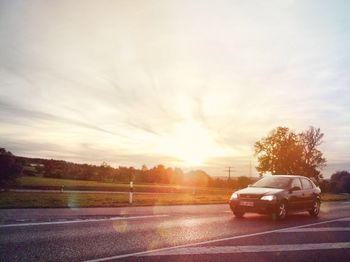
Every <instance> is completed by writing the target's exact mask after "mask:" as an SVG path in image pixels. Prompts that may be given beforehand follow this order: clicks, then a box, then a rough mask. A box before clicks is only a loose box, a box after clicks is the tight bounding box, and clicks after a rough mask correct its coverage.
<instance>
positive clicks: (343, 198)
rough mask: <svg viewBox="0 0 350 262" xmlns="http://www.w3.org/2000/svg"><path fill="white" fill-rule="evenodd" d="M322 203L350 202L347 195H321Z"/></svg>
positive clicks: (349, 196)
mask: <svg viewBox="0 0 350 262" xmlns="http://www.w3.org/2000/svg"><path fill="white" fill-rule="evenodd" d="M321 199H322V201H346V200H350V195H349V194H332V193H322V194H321Z"/></svg>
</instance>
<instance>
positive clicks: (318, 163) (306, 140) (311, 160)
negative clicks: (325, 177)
mask: <svg viewBox="0 0 350 262" xmlns="http://www.w3.org/2000/svg"><path fill="white" fill-rule="evenodd" d="M299 138H300V142H301V145H302V147H303V163H304V167H303V169H302V171H303V173H301V175H304V176H309V177H314V178H316V179H318V178H320V170H318V169H321V168H323V167H324V166H325V165H326V159H325V158H324V157H323V155H322V152H321V151H320V150H318V149H317V147H318V146H319V145H321V144H322V138H323V133H321V130H320V129H319V128H314V127H310V128H309V129H308V130H307V131H305V132H303V133H301V134H299Z"/></svg>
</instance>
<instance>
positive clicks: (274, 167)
mask: <svg viewBox="0 0 350 262" xmlns="http://www.w3.org/2000/svg"><path fill="white" fill-rule="evenodd" d="M322 138H323V134H322V133H321V131H320V129H319V128H318V129H315V128H314V127H310V128H309V129H308V130H307V131H305V132H302V133H300V134H296V133H294V132H292V131H290V130H289V128H287V127H277V128H276V129H274V130H272V132H271V133H270V134H269V135H268V136H267V137H265V138H262V139H261V140H260V141H257V142H256V143H255V145H254V147H255V155H256V156H257V157H258V162H259V164H258V166H257V167H256V168H257V171H258V172H259V173H260V174H261V175H262V174H264V173H267V172H270V173H271V174H273V175H276V174H286V175H303V176H307V177H312V178H315V179H316V180H317V181H318V179H319V178H320V176H321V175H320V169H322V168H323V167H324V166H325V163H326V160H325V158H324V157H323V154H322V152H321V151H320V150H318V149H317V147H318V146H319V145H320V144H321V143H322Z"/></svg>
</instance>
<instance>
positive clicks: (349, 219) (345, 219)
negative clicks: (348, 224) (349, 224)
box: [340, 217, 350, 221]
mask: <svg viewBox="0 0 350 262" xmlns="http://www.w3.org/2000/svg"><path fill="white" fill-rule="evenodd" d="M340 221H350V217H345V218H343V219H341V220H340Z"/></svg>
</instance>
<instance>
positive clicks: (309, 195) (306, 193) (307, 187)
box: [301, 178, 314, 209]
mask: <svg viewBox="0 0 350 262" xmlns="http://www.w3.org/2000/svg"><path fill="white" fill-rule="evenodd" d="M301 184H302V186H303V190H302V191H303V193H302V197H303V201H302V202H303V204H302V207H303V209H310V208H311V207H312V202H313V200H314V194H313V185H312V183H311V182H310V181H309V179H307V178H301Z"/></svg>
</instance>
